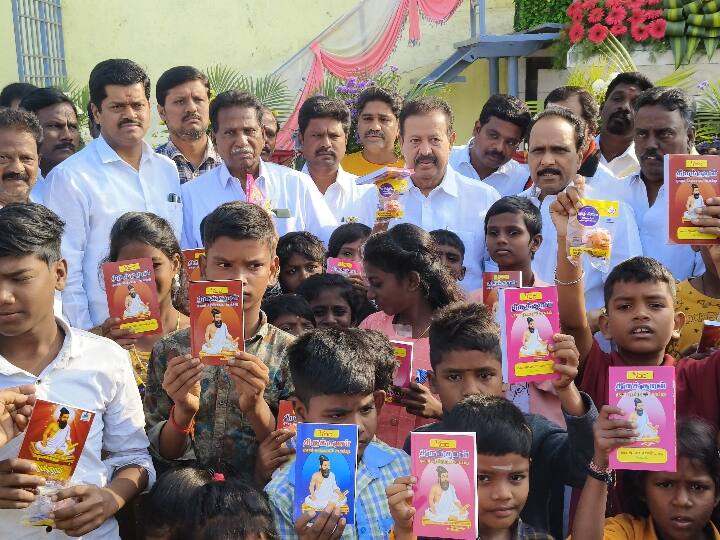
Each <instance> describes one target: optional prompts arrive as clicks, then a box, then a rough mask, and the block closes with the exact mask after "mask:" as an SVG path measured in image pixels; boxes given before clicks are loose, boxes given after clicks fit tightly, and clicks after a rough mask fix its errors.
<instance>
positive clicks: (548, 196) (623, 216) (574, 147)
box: [520, 107, 642, 310]
mask: <svg viewBox="0 0 720 540" xmlns="http://www.w3.org/2000/svg"><path fill="white" fill-rule="evenodd" d="M585 136H586V129H585V124H584V122H583V120H582V119H581V118H579V117H578V116H576V115H575V114H573V113H572V112H571V111H570V110H568V109H566V108H564V107H550V108H548V109H546V110H545V111H544V112H542V113H540V114H539V115H538V117H537V118H536V120H534V121H533V124H532V125H531V127H530V134H529V136H528V145H529V152H528V163H529V165H530V174H531V175H532V179H533V182H534V186H533V187H532V188H530V189H528V190H526V191H524V192H523V193H521V194H520V196H521V197H527V198H529V199H530V200H531V201H532V202H533V203H534V204H535V205H536V206H538V207H539V208H540V213H541V215H542V224H543V227H542V237H543V242H542V244H541V245H540V248H539V249H538V251H537V253H535V258H534V259H533V264H532V266H533V270H534V272H535V275H536V276H537V277H538V278H539V279H540V280H542V281H544V282H546V283H553V282H554V279H555V268H556V267H557V240H556V239H557V232H556V231H555V225H554V224H553V222H552V219H551V217H550V205H551V204H552V202H553V201H554V200H555V198H556V196H557V194H558V193H560V192H561V191H563V190H565V188H567V187H568V186H569V185H571V184H572V183H573V182H576V186H577V187H579V188H580V189H581V191H584V196H585V197H586V198H588V199H605V198H606V197H604V196H603V191H602V190H598V189H595V188H593V187H592V186H586V185H585V184H584V182H583V181H577V176H578V175H577V170H578V168H579V166H580V163H581V162H582V149H583V148H584V146H585ZM641 254H642V249H641V244H640V237H639V234H638V230H637V225H636V223H635V219H634V217H633V213H632V210H631V209H630V207H629V206H628V205H625V204H621V206H620V215H619V217H618V219H617V225H616V229H615V233H614V236H613V245H612V251H611V255H610V265H609V266H610V268H612V267H613V266H615V265H616V264H618V263H620V262H622V261H624V260H625V259H627V258H629V257H631V256H634V255H641ZM583 268H584V270H585V280H584V281H585V301H586V304H587V308H588V310H594V309H599V308H601V307H603V306H604V297H603V283H604V282H605V279H606V278H607V272H602V271H601V270H599V269H597V268H594V267H593V266H592V265H591V264H590V261H589V260H588V257H585V258H583ZM608 271H609V269H608Z"/></svg>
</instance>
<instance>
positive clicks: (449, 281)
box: [360, 223, 463, 448]
mask: <svg viewBox="0 0 720 540" xmlns="http://www.w3.org/2000/svg"><path fill="white" fill-rule="evenodd" d="M363 265H364V267H365V274H366V278H367V282H368V298H369V299H371V300H374V301H375V302H376V303H377V306H378V308H379V309H380V311H379V312H377V313H374V314H373V315H370V316H369V317H368V318H366V319H365V320H364V321H363V322H362V323H360V328H366V329H371V330H379V331H380V332H382V333H383V334H385V335H386V336H387V337H388V338H389V339H391V340H393V341H409V342H412V343H413V369H414V371H415V373H417V374H418V379H419V380H418V381H417V382H412V383H411V384H410V387H409V388H402V389H400V392H401V393H402V395H403V397H402V399H401V400H400V405H402V407H398V406H396V405H393V406H388V407H385V409H383V412H382V414H381V415H380V419H379V428H378V437H379V438H381V439H382V440H383V441H385V442H386V443H388V444H389V445H390V446H394V447H396V448H401V447H402V444H403V441H404V440H405V437H407V435H408V433H410V431H411V430H412V429H413V428H415V427H417V426H420V425H423V424H426V423H428V421H429V420H428V419H434V418H439V417H440V415H441V413H442V407H441V405H440V402H439V401H438V400H437V398H435V397H434V396H433V395H432V393H431V392H430V390H429V389H428V387H427V386H425V385H424V384H421V383H422V382H423V381H424V379H425V374H426V373H427V370H429V369H430V344H429V342H428V337H427V334H428V331H429V330H430V322H431V320H432V317H433V315H434V313H435V312H436V311H437V310H438V309H440V308H442V307H444V306H446V305H448V304H451V303H452V302H456V301H460V300H462V298H463V294H462V291H461V290H460V288H459V287H458V285H457V282H456V281H455V279H454V278H453V277H452V276H451V275H450V273H449V272H448V271H447V269H446V268H445V267H444V266H443V265H442V263H441V262H440V259H439V257H438V255H437V251H436V247H435V242H434V241H433V239H432V237H431V236H430V235H429V234H428V233H427V232H425V231H423V230H422V229H421V228H420V227H417V226H416V225H412V224H408V223H403V224H400V225H395V226H394V227H392V228H391V229H390V230H388V231H385V232H381V233H377V234H374V235H372V236H371V237H370V238H369V239H368V241H367V242H366V243H365V247H364V249H363ZM403 407H404V408H403Z"/></svg>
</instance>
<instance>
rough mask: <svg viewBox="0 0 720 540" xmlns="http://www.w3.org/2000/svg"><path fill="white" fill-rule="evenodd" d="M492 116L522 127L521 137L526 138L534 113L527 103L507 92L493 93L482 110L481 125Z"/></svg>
mask: <svg viewBox="0 0 720 540" xmlns="http://www.w3.org/2000/svg"><path fill="white" fill-rule="evenodd" d="M492 117H495V118H497V119H498V120H503V121H504V122H510V123H511V124H514V125H516V126H517V127H519V128H520V131H521V133H522V134H521V138H523V139H524V138H525V136H526V135H527V132H528V126H529V125H530V120H532V114H531V113H530V109H528V106H527V104H526V103H525V102H524V101H523V100H521V99H519V98H517V97H515V96H509V95H507V94H493V95H492V96H490V97H489V98H488V100H487V101H486V102H485V105H483V108H482V110H481V111H480V118H479V122H480V125H485V124H487V123H488V122H489V121H490V119H491V118H492Z"/></svg>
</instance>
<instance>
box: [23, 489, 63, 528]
mask: <svg viewBox="0 0 720 540" xmlns="http://www.w3.org/2000/svg"><path fill="white" fill-rule="evenodd" d="M72 485H74V482H67V481H56V480H47V481H46V483H45V485H44V486H40V487H39V488H38V492H37V494H36V496H35V500H34V501H33V502H32V503H31V504H30V506H28V507H27V508H25V510H23V515H22V518H21V519H22V524H23V525H25V526H26V527H48V528H50V529H52V528H54V527H55V521H54V520H53V519H52V518H51V517H50V514H51V513H52V512H54V511H56V510H59V509H60V508H64V507H65V506H68V505H70V504H72V503H73V500H72V499H63V500H62V501H57V502H53V500H52V496H53V495H55V494H56V493H57V492H58V491H60V490H61V489H65V488H68V487H71V486H72Z"/></svg>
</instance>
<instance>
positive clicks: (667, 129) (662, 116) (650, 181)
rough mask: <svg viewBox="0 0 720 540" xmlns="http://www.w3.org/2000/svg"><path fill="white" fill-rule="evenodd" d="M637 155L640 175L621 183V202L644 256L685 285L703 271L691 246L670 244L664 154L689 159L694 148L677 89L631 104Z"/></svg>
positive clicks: (687, 105)
mask: <svg viewBox="0 0 720 540" xmlns="http://www.w3.org/2000/svg"><path fill="white" fill-rule="evenodd" d="M634 107H635V149H636V151H637V155H638V158H639V159H640V171H639V172H638V173H635V174H632V175H630V176H628V177H627V178H625V179H623V180H621V182H620V183H621V185H622V187H623V194H622V195H621V198H622V200H624V201H625V202H627V203H628V204H629V205H631V206H632V207H633V210H634V212H635V216H636V218H637V222H638V226H639V229H640V239H641V241H642V245H643V253H644V254H645V255H647V256H648V257H653V258H655V259H657V260H658V261H660V262H661V263H663V264H664V265H665V266H667V267H668V269H669V270H670V271H671V272H672V274H673V276H674V277H675V279H677V280H678V281H683V280H685V279H687V278H689V277H690V276H699V275H702V273H703V272H704V271H705V266H704V264H703V263H702V257H701V256H700V254H699V253H695V252H694V251H693V250H692V248H691V247H690V246H681V245H671V244H668V214H667V189H666V187H665V174H664V156H665V154H689V153H690V152H691V150H692V148H693V146H694V142H695V130H694V128H693V116H694V114H695V103H694V102H693V99H692V97H690V96H689V95H688V94H687V93H686V92H684V91H683V90H680V89H678V88H651V89H649V90H646V91H645V92H642V93H641V94H640V95H639V96H638V97H637V98H636V100H635V102H634Z"/></svg>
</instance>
